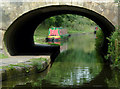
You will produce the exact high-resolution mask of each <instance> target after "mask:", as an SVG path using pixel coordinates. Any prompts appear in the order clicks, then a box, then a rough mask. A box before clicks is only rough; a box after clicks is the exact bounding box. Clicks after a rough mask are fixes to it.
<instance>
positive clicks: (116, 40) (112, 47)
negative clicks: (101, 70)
mask: <svg viewBox="0 0 120 89" xmlns="http://www.w3.org/2000/svg"><path fill="white" fill-rule="evenodd" d="M119 31H120V29H116V30H115V32H113V33H112V35H111V37H110V38H107V39H108V40H109V43H108V54H107V56H105V58H106V59H107V60H108V59H110V60H111V62H112V67H113V68H119V69H120V32H119Z"/></svg>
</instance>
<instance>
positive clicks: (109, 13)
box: [0, 0, 118, 29]
mask: <svg viewBox="0 0 120 89" xmlns="http://www.w3.org/2000/svg"><path fill="white" fill-rule="evenodd" d="M28 1H30V0H28ZM38 1H39V2H1V6H0V12H2V21H1V22H0V24H2V27H0V28H4V29H7V28H8V27H9V26H10V24H12V23H13V22H14V21H15V20H16V19H17V18H18V17H19V16H21V15H23V14H24V13H27V12H29V11H31V10H34V9H37V8H41V7H46V6H50V5H72V6H78V7H83V8H86V9H89V10H93V11H95V12H97V13H99V14H101V15H102V16H104V17H106V18H107V19H108V20H109V21H110V22H111V23H113V24H114V25H117V24H118V5H117V3H114V2H113V1H114V0H100V1H99V2H98V0H38ZM101 1H103V2H104V3H103V2H101ZM0 26H1V25H0Z"/></svg>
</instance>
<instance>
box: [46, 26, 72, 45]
mask: <svg viewBox="0 0 120 89" xmlns="http://www.w3.org/2000/svg"><path fill="white" fill-rule="evenodd" d="M68 37H70V35H69V34H68V33H67V29H64V28H62V27H52V28H49V31H48V37H47V38H46V41H47V42H48V44H53V45H60V44H61V42H63V41H65V40H67V39H68Z"/></svg>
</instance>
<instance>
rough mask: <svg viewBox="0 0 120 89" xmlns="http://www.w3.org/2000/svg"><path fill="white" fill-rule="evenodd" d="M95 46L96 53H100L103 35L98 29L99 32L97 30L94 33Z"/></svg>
mask: <svg viewBox="0 0 120 89" xmlns="http://www.w3.org/2000/svg"><path fill="white" fill-rule="evenodd" d="M95 38H96V39H95V41H96V43H95V46H96V50H97V52H98V53H99V52H101V47H102V44H103V41H104V34H103V31H102V30H101V29H100V28H99V30H97V32H96V37H95Z"/></svg>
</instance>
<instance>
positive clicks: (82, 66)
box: [2, 34, 120, 89]
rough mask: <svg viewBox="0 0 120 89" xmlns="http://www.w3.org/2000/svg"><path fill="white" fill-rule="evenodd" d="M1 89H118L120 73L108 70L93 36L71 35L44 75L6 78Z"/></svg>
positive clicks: (119, 86) (119, 88)
mask: <svg viewBox="0 0 120 89" xmlns="http://www.w3.org/2000/svg"><path fill="white" fill-rule="evenodd" d="M2 87H3V89H6V88H8V89H86V88H87V89H93V88H102V89H120V72H119V71H117V70H113V69H111V68H110V67H109V66H108V65H106V64H105V63H104V62H103V58H102V57H101V56H100V55H99V54H98V53H97V52H96V50H95V38H94V35H93V34H84V35H83V34H81V35H80V34H76V35H72V36H71V37H70V38H69V40H68V42H65V43H64V44H63V45H62V46H61V53H60V54H59V55H58V57H57V58H56V60H55V62H54V63H53V64H52V65H50V66H49V67H48V68H47V69H46V70H45V71H44V72H42V73H37V74H33V75H30V76H23V77H20V78H15V79H9V80H7V81H3V82H2Z"/></svg>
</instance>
